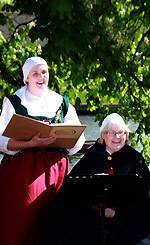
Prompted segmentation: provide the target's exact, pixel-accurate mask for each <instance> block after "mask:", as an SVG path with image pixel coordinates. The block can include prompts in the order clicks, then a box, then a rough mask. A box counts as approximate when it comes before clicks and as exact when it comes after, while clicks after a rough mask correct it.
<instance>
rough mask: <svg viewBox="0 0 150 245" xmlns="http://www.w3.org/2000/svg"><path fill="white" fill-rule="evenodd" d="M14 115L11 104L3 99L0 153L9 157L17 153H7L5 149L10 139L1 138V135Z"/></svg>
mask: <svg viewBox="0 0 150 245" xmlns="http://www.w3.org/2000/svg"><path fill="white" fill-rule="evenodd" d="M14 113H15V110H14V108H13V106H12V104H11V102H10V101H9V99H7V98H6V97H5V98H4V101H3V106H2V112H1V115H0V151H1V152H2V153H7V154H9V155H14V154H16V153H17V151H9V150H8V149H7V144H8V141H9V139H10V138H8V137H5V136H2V134H3V132H4V130H5V128H6V126H7V124H8V122H9V121H10V119H11V117H12V115H13V114H14Z"/></svg>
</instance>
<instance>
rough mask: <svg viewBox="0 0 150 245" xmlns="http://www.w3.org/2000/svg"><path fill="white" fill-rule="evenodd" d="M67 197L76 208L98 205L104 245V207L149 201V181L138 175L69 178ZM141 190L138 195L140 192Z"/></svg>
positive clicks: (73, 176) (65, 184)
mask: <svg viewBox="0 0 150 245" xmlns="http://www.w3.org/2000/svg"><path fill="white" fill-rule="evenodd" d="M64 189H65V193H66V198H69V200H72V202H71V203H72V204H73V205H75V206H78V205H79V206H80V207H82V206H83V207H85V206H92V205H95V204H97V205H98V206H99V207H100V208H101V245H104V244H105V234H104V220H105V206H116V205H121V204H136V203H138V204H143V203H146V202H148V193H149V184H148V179H146V178H142V177H140V176H137V175H108V174H96V175H69V176H67V178H66V180H65V182H64ZM137 190H138V192H137Z"/></svg>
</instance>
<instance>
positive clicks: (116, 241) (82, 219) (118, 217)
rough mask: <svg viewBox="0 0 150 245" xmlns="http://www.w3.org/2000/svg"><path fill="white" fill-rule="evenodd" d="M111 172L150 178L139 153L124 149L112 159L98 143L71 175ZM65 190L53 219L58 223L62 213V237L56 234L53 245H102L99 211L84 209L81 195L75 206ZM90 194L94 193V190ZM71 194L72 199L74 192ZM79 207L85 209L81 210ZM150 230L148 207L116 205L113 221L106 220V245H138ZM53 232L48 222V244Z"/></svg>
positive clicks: (46, 232)
mask: <svg viewBox="0 0 150 245" xmlns="http://www.w3.org/2000/svg"><path fill="white" fill-rule="evenodd" d="M109 172H111V174H113V173H114V174H115V175H135V174H138V175H139V176H144V177H146V179H149V178H150V174H149V170H148V167H147V165H146V163H145V160H144V158H143V157H142V155H141V154H140V153H139V152H137V151H136V150H134V149H133V148H131V147H130V146H128V145H125V146H124V147H123V148H122V149H121V150H120V151H118V152H115V153H113V154H112V155H110V154H109V153H108V152H107V151H106V149H105V147H104V146H103V145H100V144H98V141H96V143H95V144H94V145H93V146H92V147H91V148H89V149H88V150H87V152H86V153H85V155H84V156H83V158H82V159H81V160H80V161H79V162H78V163H77V164H76V165H75V166H74V167H73V169H72V170H71V172H70V175H72V176H73V175H76V176H79V175H83V176H86V175H88V176H89V175H95V174H101V173H109ZM64 183H65V182H64ZM66 183H67V182H66ZM78 183H79V182H78ZM78 187H79V186H78ZM65 188H66V186H64V185H63V187H61V189H60V191H59V195H58V196H57V198H58V199H56V200H55V201H56V202H55V206H54V207H53V209H54V212H53V217H51V219H52V220H54V222H55V220H56V219H55V218H56V216H55V213H57V214H58V212H59V214H58V218H57V222H59V224H60V227H61V229H60V230H59V236H57V234H56V233H55V230H53V233H52V234H53V239H54V241H53V244H55V245H58V244H61V245H76V244H78V245H83V244H86V245H90V244H92V245H100V244H101V243H100V241H101V234H100V230H101V216H100V213H99V209H97V207H96V208H95V207H93V206H92V205H91V206H90V207H89V206H86V205H85V206H84V200H83V203H82V201H81V199H82V196H81V195H79V199H78V200H77V202H76V198H78V197H75V200H73V202H72V200H69V197H70V195H67V198H66V193H65ZM79 188H80V187H79ZM89 188H90V187H89ZM87 192H88V191H87ZM89 192H90V193H91V190H90V191H89ZM70 194H71V196H73V193H71V190H70ZM137 194H138V190H137ZM76 196H78V195H76ZM83 199H84V193H83ZM74 202H75V203H74ZM60 203H61V205H60ZM80 204H82V205H81V206H80ZM58 210H59V211H58ZM52 223H53V222H52ZM53 225H54V227H56V223H53ZM149 227H150V205H149V203H144V204H143V205H138V204H137V205H130V204H129V205H128V204H127V205H126V204H125V205H122V206H121V205H117V206H116V213H115V216H114V218H105V245H136V244H137V243H138V242H139V241H141V240H142V239H144V238H145V237H147V236H148V235H149V234H150V229H149ZM63 228H64V229H63ZM50 229H53V227H52V226H51V223H50V222H49V220H47V224H46V226H45V230H44V232H43V233H44V235H43V237H45V244H50V240H49V230H50ZM66 230H67V233H66ZM51 239H52V238H51ZM41 245H42V243H41Z"/></svg>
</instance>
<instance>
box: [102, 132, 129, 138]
mask: <svg viewBox="0 0 150 245" xmlns="http://www.w3.org/2000/svg"><path fill="white" fill-rule="evenodd" d="M105 133H106V134H108V135H109V136H111V137H114V136H115V135H118V136H123V135H124V134H125V133H126V132H125V131H120V132H118V133H116V132H105Z"/></svg>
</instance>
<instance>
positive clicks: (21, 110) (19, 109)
mask: <svg viewBox="0 0 150 245" xmlns="http://www.w3.org/2000/svg"><path fill="white" fill-rule="evenodd" d="M7 98H8V99H9V100H10V102H11V103H12V105H13V107H14V109H15V112H16V114H20V115H22V116H28V111H27V109H26V108H25V107H24V106H23V105H21V99H20V98H19V97H18V96H17V95H16V94H14V95H9V96H7Z"/></svg>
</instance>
